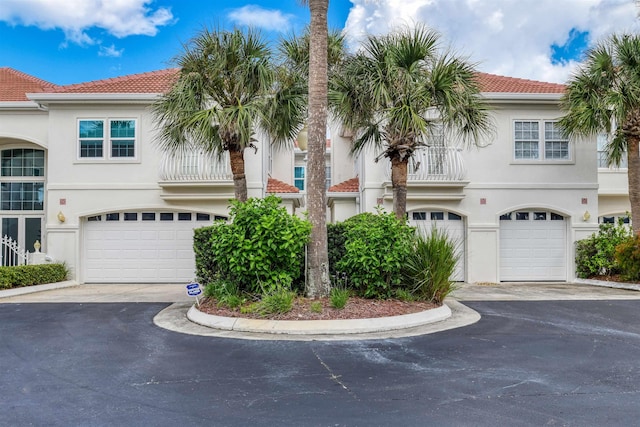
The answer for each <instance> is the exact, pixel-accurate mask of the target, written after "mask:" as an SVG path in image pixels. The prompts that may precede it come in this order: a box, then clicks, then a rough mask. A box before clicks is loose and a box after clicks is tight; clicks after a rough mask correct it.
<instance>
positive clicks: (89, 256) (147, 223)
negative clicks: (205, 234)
mask: <svg viewBox="0 0 640 427" xmlns="http://www.w3.org/2000/svg"><path fill="white" fill-rule="evenodd" d="M219 218H224V217H219V216H214V215H211V214H208V213H201V212H177V211H166V210H140V211H135V210H132V211H120V212H108V213H104V214H100V215H94V216H89V217H85V218H83V220H82V227H83V248H84V257H83V265H84V269H83V270H84V281H85V282H86V283H184V282H188V281H191V280H193V279H194V278H195V256H194V252H193V230H194V229H195V228H199V227H204V226H207V225H210V224H211V223H212V221H213V220H214V219H219Z"/></svg>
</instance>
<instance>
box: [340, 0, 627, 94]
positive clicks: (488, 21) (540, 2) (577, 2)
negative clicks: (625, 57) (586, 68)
mask: <svg viewBox="0 0 640 427" xmlns="http://www.w3.org/2000/svg"><path fill="white" fill-rule="evenodd" d="M351 1H352V3H353V7H352V8H351V12H350V14H349V17H348V19H347V23H346V26H345V31H346V32H347V36H348V39H349V41H350V44H351V46H353V47H355V46H357V43H358V41H359V40H361V39H362V36H363V35H364V34H381V33H386V32H388V31H390V30H391V29H393V28H397V27H398V26H402V25H405V26H406V25H412V24H413V23H415V22H423V23H425V24H427V25H428V26H430V27H432V28H435V29H436V30H438V31H439V32H440V33H441V34H442V35H443V41H445V42H446V43H448V44H450V45H451V46H452V47H453V49H454V50H455V51H456V52H457V53H459V54H462V55H465V56H469V57H470V58H471V60H472V61H475V62H478V63H479V65H478V68H479V69H480V70H482V71H485V72H490V73H495V74H502V75H507V76H513V77H522V78H530V79H536V80H543V81H550V82H564V81H566V79H567V78H568V76H569V74H570V73H571V71H572V70H573V69H574V67H575V65H576V62H575V61H569V62H567V63H562V64H552V62H551V45H553V44H557V45H559V46H562V45H563V44H564V43H565V42H566V41H567V40H568V38H569V32H570V31H571V29H572V28H575V29H577V30H579V31H588V32H589V34H590V40H589V43H590V44H593V43H594V42H595V41H598V40H600V39H602V38H604V37H605V36H607V35H608V34H611V33H613V32H616V31H625V30H635V31H638V29H639V28H640V25H639V19H638V11H640V7H638V6H637V5H636V3H635V0H405V1H403V0H378V1H368V0H351Z"/></svg>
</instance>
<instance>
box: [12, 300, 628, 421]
mask: <svg viewBox="0 0 640 427" xmlns="http://www.w3.org/2000/svg"><path fill="white" fill-rule="evenodd" d="M465 304H466V305H468V306H469V307H471V308H473V309H475V310H476V311H478V312H479V313H480V314H481V315H482V318H481V320H480V321H479V322H478V323H476V324H473V325H471V326H467V327H464V328H459V329H452V330H448V331H443V332H438V333H434V334H430V335H424V336H419V337H411V338H397V339H387V340H370V341H330V342H318V341H304V342H296V341H250V340H237V339H228V338H215V337H206V336H197V335H187V334H180V333H176V332H171V331H168V330H165V329H162V328H159V327H157V326H155V325H154V324H153V321H152V319H153V317H154V316H155V315H156V314H157V313H158V312H159V311H161V310H162V309H163V308H165V307H167V304H166V303H58V304H47V303H38V304H25V303H11V304H2V303H1V301H0V395H1V396H2V398H1V399H0V414H1V415H0V425H7V426H22V425H36V426H39V425H59V426H71V425H74V426H75V425H82V426H94V425H95V426H102V425H136V426H141V425H153V426H176V425H181V426H190V425H207V426H212V425H215V426H227V425H229V426H247V425H264V426H267V425H268V426H273V425H292V426H306V425H309V426H392V425H402V426H414V425H415V426H423V425H438V426H447V425H456V426H460V425H474V426H484V425H486V426H489V425H491V426H495V425H509V426H519V425H570V426H571V425H576V426H591V425H607V426H612V425H620V426H622V425H625V426H626V425H634V424H636V423H637V420H638V419H639V418H640V405H638V402H639V401H640V394H639V391H640V362H638V354H640V301H638V300H604V301H544V302H542V301H483V302H477V301H476V302H473V301H465Z"/></svg>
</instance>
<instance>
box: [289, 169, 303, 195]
mask: <svg viewBox="0 0 640 427" xmlns="http://www.w3.org/2000/svg"><path fill="white" fill-rule="evenodd" d="M289 170H291V169H289ZM304 175H305V168H304V166H296V167H295V168H294V169H293V185H294V186H295V187H296V188H297V189H298V190H300V191H304Z"/></svg>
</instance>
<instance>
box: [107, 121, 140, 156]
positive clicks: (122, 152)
mask: <svg viewBox="0 0 640 427" xmlns="http://www.w3.org/2000/svg"><path fill="white" fill-rule="evenodd" d="M109 129H110V136H111V140H110V141H111V157H114V158H116V157H129V158H131V157H135V142H136V140H135V137H136V122H135V120H112V121H111V122H110V123H109Z"/></svg>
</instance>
